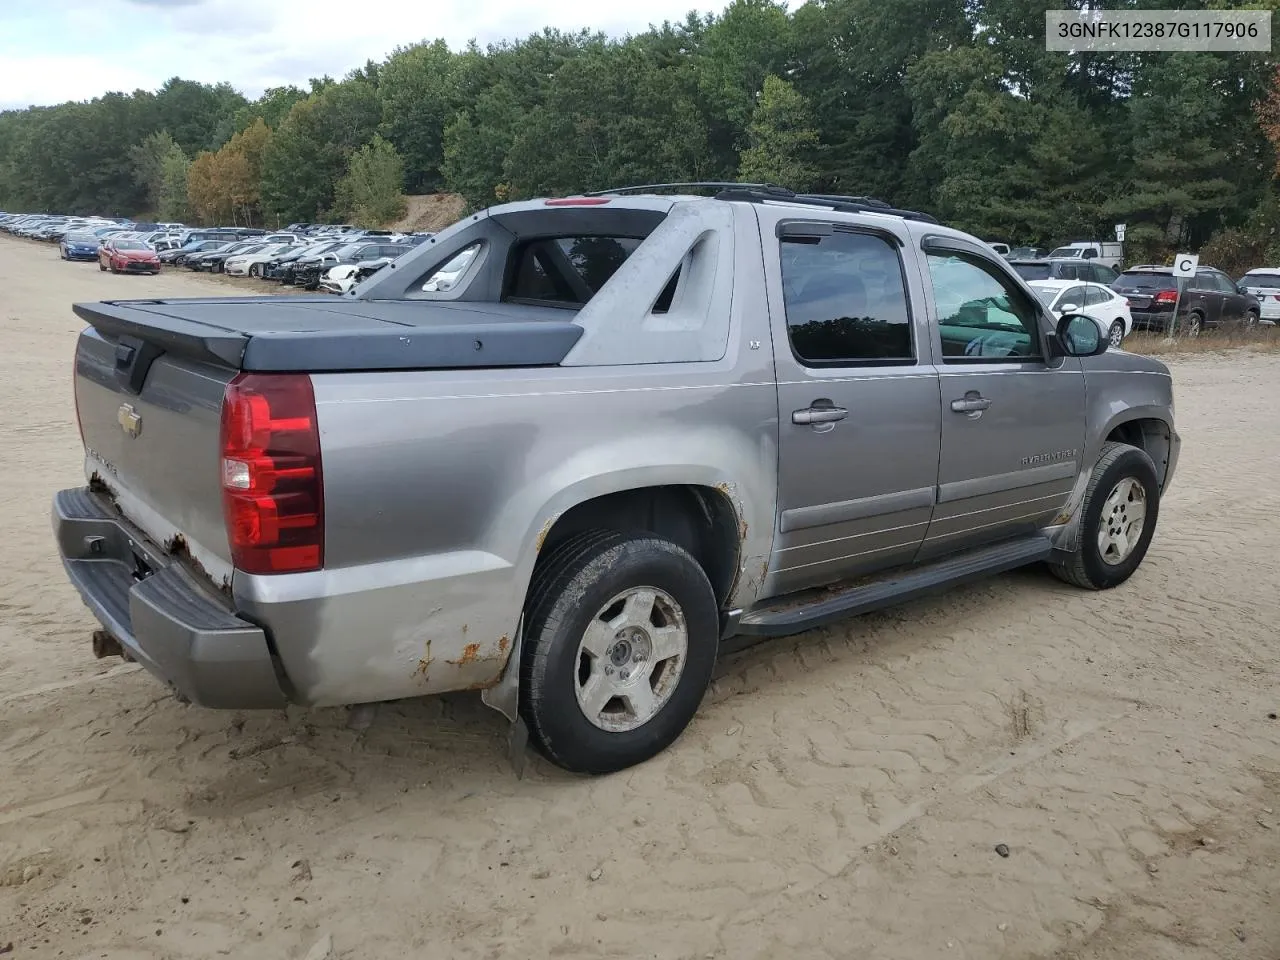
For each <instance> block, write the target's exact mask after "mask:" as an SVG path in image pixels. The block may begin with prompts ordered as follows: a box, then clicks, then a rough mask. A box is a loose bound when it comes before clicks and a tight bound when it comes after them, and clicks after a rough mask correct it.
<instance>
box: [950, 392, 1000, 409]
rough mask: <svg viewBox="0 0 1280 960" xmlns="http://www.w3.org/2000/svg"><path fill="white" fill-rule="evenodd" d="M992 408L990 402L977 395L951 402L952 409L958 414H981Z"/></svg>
mask: <svg viewBox="0 0 1280 960" xmlns="http://www.w3.org/2000/svg"><path fill="white" fill-rule="evenodd" d="M990 406H991V401H990V400H988V399H987V398H986V397H983V396H980V395H979V394H976V393H974V394H968V395H966V396H964V397H963V398H961V399H959V400H952V401H951V409H952V410H954V411H955V412H956V413H981V412H982V411H983V410H986V409H987V408H988V407H990Z"/></svg>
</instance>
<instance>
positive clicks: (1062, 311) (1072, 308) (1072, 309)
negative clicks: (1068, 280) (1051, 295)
mask: <svg viewBox="0 0 1280 960" xmlns="http://www.w3.org/2000/svg"><path fill="white" fill-rule="evenodd" d="M1079 310H1080V304H1078V303H1064V304H1063V305H1062V306H1060V307H1058V313H1059V315H1061V316H1066V315H1067V314H1068V313H1076V312H1078V311H1079Z"/></svg>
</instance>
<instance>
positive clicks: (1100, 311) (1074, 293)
mask: <svg viewBox="0 0 1280 960" xmlns="http://www.w3.org/2000/svg"><path fill="white" fill-rule="evenodd" d="M1029 286H1030V287H1031V289H1032V290H1034V291H1035V292H1036V296H1038V297H1039V298H1040V301H1041V302H1042V303H1043V304H1044V305H1045V306H1046V307H1048V308H1049V309H1050V310H1051V311H1052V312H1053V315H1054V316H1055V317H1060V316H1062V315H1063V314H1064V313H1082V314H1084V315H1085V316H1087V317H1089V318H1090V319H1092V320H1093V322H1094V323H1096V324H1097V325H1098V329H1099V330H1101V331H1102V335H1103V336H1104V337H1106V338H1107V341H1108V343H1110V344H1111V346H1112V347H1119V346H1120V344H1122V343H1124V338H1125V337H1127V336H1128V335H1129V334H1130V333H1131V332H1132V331H1133V315H1132V314H1131V313H1130V312H1129V301H1128V300H1126V299H1125V298H1124V297H1122V296H1120V294H1118V293H1116V292H1115V291H1114V290H1112V289H1111V288H1110V287H1108V286H1104V285H1103V284H1101V283H1088V282H1084V281H1080V280H1032V281H1031V282H1030V284H1029Z"/></svg>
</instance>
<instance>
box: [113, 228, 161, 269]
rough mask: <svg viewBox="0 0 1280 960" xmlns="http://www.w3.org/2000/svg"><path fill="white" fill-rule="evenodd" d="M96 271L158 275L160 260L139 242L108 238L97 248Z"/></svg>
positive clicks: (152, 251) (153, 252)
mask: <svg viewBox="0 0 1280 960" xmlns="http://www.w3.org/2000/svg"><path fill="white" fill-rule="evenodd" d="M98 269H99V270H110V271H111V272H112V273H159V272H160V258H159V256H157V254H156V252H155V251H154V250H152V249H151V248H150V247H148V246H147V245H146V244H145V243H143V242H142V241H141V240H128V239H124V240H118V239H116V238H115V237H110V238H108V239H106V240H104V241H103V242H102V246H101V247H99V248H98Z"/></svg>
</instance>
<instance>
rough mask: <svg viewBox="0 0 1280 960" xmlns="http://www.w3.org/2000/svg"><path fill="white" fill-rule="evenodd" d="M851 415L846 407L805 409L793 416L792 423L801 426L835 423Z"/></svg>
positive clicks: (797, 411)
mask: <svg viewBox="0 0 1280 960" xmlns="http://www.w3.org/2000/svg"><path fill="white" fill-rule="evenodd" d="M848 415H849V411H848V410H846V409H845V408H844V407H827V406H822V407H805V409H803V410H796V411H794V412H793V413H792V414H791V422H792V423H799V424H809V425H813V424H817V423H835V422H836V421H837V420H843V419H844V418H845V417H847V416H848Z"/></svg>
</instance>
